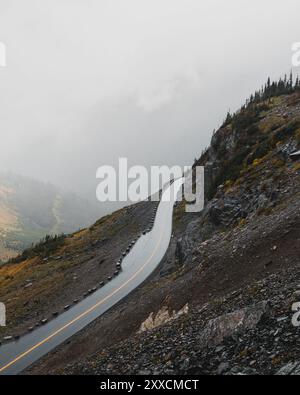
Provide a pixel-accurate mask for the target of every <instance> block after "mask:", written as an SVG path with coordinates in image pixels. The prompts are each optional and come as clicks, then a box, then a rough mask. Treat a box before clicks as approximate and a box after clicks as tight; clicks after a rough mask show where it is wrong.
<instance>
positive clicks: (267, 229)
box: [0, 80, 300, 375]
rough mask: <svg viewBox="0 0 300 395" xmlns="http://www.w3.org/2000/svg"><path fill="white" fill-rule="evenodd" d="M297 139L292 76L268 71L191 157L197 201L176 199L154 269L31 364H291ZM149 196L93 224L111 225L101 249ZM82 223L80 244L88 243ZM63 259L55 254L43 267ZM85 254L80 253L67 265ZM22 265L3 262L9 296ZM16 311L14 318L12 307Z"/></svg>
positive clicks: (299, 216) (298, 260) (246, 368)
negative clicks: (278, 77) (188, 206)
mask: <svg viewBox="0 0 300 395" xmlns="http://www.w3.org/2000/svg"><path fill="white" fill-rule="evenodd" d="M299 149H300V91H299V82H297V83H296V86H295V87H293V86H292V85H291V83H290V82H289V81H286V80H285V81H279V83H278V84H275V83H274V84H271V83H270V81H268V84H267V85H266V87H265V89H264V90H263V92H259V93H257V94H256V95H255V96H253V97H251V99H250V100H249V101H248V102H247V104H246V105H245V106H243V107H242V108H241V110H240V111H238V112H237V113H236V114H233V115H231V114H228V115H227V118H226V120H225V122H224V124H223V125H222V127H221V128H220V129H219V130H218V131H216V132H215V133H214V135H213V137H212V142H211V146H210V147H209V148H208V149H207V150H205V152H203V154H202V155H201V157H200V158H199V160H197V161H196V162H195V165H204V166H205V169H206V205H205V209H204V210H203V211H202V212H201V213H193V214H187V213H185V210H184V202H182V203H181V204H178V205H177V207H176V209H175V211H174V223H173V228H174V230H173V232H174V237H173V238H172V240H171V243H170V246H169V249H168V251H167V253H166V256H165V258H164V260H163V262H162V263H161V266H160V268H159V270H157V271H156V273H154V275H153V276H152V277H151V278H150V279H149V280H148V281H147V282H146V283H145V284H144V285H143V286H141V287H140V288H138V289H137V290H136V291H135V292H134V293H132V294H131V295H129V297H127V298H126V300H125V301H123V302H122V303H120V304H118V305H117V306H116V307H114V308H113V309H111V310H110V311H109V312H108V313H106V314H105V315H103V316H102V317H100V318H99V319H97V320H96V321H94V322H93V323H92V324H91V325H89V326H88V327H86V328H85V329H84V330H83V331H81V332H80V333H79V334H77V335H76V336H74V337H73V338H71V339H70V340H69V341H68V342H66V343H65V344H63V345H62V346H60V347H59V348H57V350H55V352H53V353H51V354H49V355H48V356H46V357H45V358H43V359H42V360H41V361H39V362H38V363H37V364H35V366H33V367H31V368H30V369H29V370H28V371H27V373H28V374H32V373H35V374H41V373H42V374H45V373H47V374H49V373H53V374H54V373H59V374H103V373H108V374H113V373H115V374H120V373H125V374H129V373H137V374H142V373H146V374H151V373H162V374H177V373H181V374H200V375H201V374H296V373H297V372H299V365H300V363H299V361H300V356H299V353H298V347H297V344H298V343H299V341H300V336H299V334H300V332H299V328H298V327H297V326H295V325H294V324H295V323H296V324H297V321H295V317H294V314H295V312H294V311H292V306H293V304H294V303H296V302H300V277H299V267H300V200H299V196H300V156H297V155H296V156H291V154H292V153H294V152H295V151H297V150H299ZM148 205H149V202H145V203H143V204H142V205H138V206H133V208H132V210H133V212H132V214H133V213H134V215H133V216H131V214H130V212H127V211H120V212H119V213H116V214H114V216H112V217H108V218H106V219H105V220H104V222H103V223H102V225H101V224H98V225H96V229H98V230H99V231H100V232H101V229H102V226H104V227H105V228H104V229H105V233H108V234H109V237H108V240H109V243H112V244H109V245H108V250H107V251H112V249H111V247H112V246H113V245H114V246H115V245H119V242H120V240H121V241H122V242H124V243H125V238H126V237H127V235H125V233H123V230H122V229H123V228H122V227H121V228H119V226H118V225H116V224H118V223H119V221H127V220H128V218H130V223H131V224H138V226H137V229H138V228H139V227H140V226H141V225H142V226H144V223H143V224H141V222H140V221H145V220H147V219H146V213H147V212H149V211H150V210H149V207H148ZM142 213H144V215H143V214H142ZM121 218H123V219H122V220H121ZM122 223H123V222H122ZM99 226H100V228H99ZM85 232H87V231H85ZM110 232H112V233H111V234H110ZM133 233H134V232H133ZM87 234H90V233H89V232H88V233H84V234H83V238H82V243H83V244H82V246H81V248H82V247H83V245H85V246H86V247H87V252H88V251H90V252H91V251H92V250H91V244H90V241H89V238H87V237H86V236H87ZM92 234H93V233H92ZM73 237H74V238H75V239H77V237H78V235H74V236H73ZM93 237H94V236H93ZM130 237H131V234H130ZM126 242H127V239H126ZM70 243H71V241H70ZM67 245H68V243H67ZM70 246H72V244H70ZM59 248H64V247H63V246H60V247H59ZM103 249H104V246H103V245H102V244H99V245H96V246H95V250H93V251H94V253H95V254H97V256H98V255H99V256H100V254H102V253H103ZM72 250H73V248H72ZM59 254H60V255H61V253H60V252H59ZM30 259H31V260H32V259H33V260H34V259H37V258H35V257H34V256H33V257H31V258H30ZM51 259H52V258H51ZM64 260H65V259H62V260H61V261H60V262H57V263H54V262H53V271H51V272H50V273H49V275H48V277H47V278H48V279H51V278H54V277H53V276H55V275H56V273H57V271H56V270H55V269H54V265H57V266H56V268H58V267H60V265H62V266H63V267H64ZM67 261H68V260H67ZM27 262H28V261H27ZM30 262H32V261H30ZM88 262H93V261H90V260H86V257H85V256H83V257H82V260H80V261H78V265H76V266H74V268H76V270H80V268H82V267H87V266H88V265H90V264H91V263H88ZM108 262H111V261H110V259H109V260H108ZM37 263H38V264H40V265H41V260H40V258H39V260H38V259H37ZM22 265H24V263H22V262H21V263H15V264H14V265H13V266H11V268H13V269H14V270H15V271H16V272H17V273H18V274H17V275H16V277H14V276H15V275H13V279H7V280H6V281H7V283H6V287H7V288H6V290H5V292H4V293H3V296H5V295H7V294H8V293H9V292H11V293H10V294H9V295H10V296H9V300H8V302H9V303H16V302H15V301H14V300H15V298H14V297H15V295H16V289H14V288H13V284H14V282H15V281H16V279H17V278H18V281H20V278H22V271H23V269H22ZM51 265H52V264H51ZM51 265H50V266H51ZM51 267H52V266H51ZM8 268H9V266H7V267H6V270H8ZM19 268H20V270H19V271H18V269H19ZM87 273H88V272H87ZM94 273H95V272H93V275H94ZM72 274H73V273H72ZM6 276H7V274H5V273H2V278H5V277H6ZM86 278H89V276H88V275H87V277H86ZM57 283H59V281H57ZM79 283H80V280H79ZM24 284H25V283H24ZM71 289H72V283H71V282H70V285H69V290H71ZM0 298H1V296H0ZM53 300H54V297H53ZM35 306H36V307H35ZM37 306H38V305H32V307H31V312H30V313H28V315H29V317H28V319H30V316H31V315H32V314H33V311H35V312H36V314H39V313H38V312H39V309H40V307H39V308H38V307H37ZM19 311H20V313H19V314H21V311H22V309H21V308H20V310H19ZM293 317H294V319H293ZM292 320H293V321H292ZM13 321H14V322H15V325H17V324H16V323H17V322H18V319H17V317H15V318H14V320H13Z"/></svg>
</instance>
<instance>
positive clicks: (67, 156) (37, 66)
mask: <svg viewBox="0 0 300 395" xmlns="http://www.w3.org/2000/svg"><path fill="white" fill-rule="evenodd" d="M299 15H300V2H299V0H285V1H283V0H282V1H279V0H273V1H266V0H265V1H261V0H252V1H248V0H247V1H246V0H226V1H224V0H26V1H24V0H0V41H1V42H3V43H5V45H6V47H7V67H6V68H0V87H1V89H0V133H1V140H0V141H1V155H0V169H1V170H12V171H14V172H17V173H20V174H23V175H29V176H32V177H35V178H38V179H40V180H44V181H50V182H52V183H55V184H57V185H59V186H64V187H65V188H66V189H73V190H75V191H77V192H80V193H81V194H82V195H85V196H88V197H90V198H92V197H94V195H95V186H96V184H97V182H96V180H95V174H96V169H97V167H98V166H100V165H103V164H115V163H116V162H117V160H118V158H119V157H120V156H122V157H128V158H129V161H130V164H132V165H135V164H141V165H143V164H145V165H151V164H153V165H154V164H167V165H175V164H178V165H189V164H191V163H192V162H193V160H194V158H195V157H198V156H199V155H200V153H201V151H202V149H203V148H205V146H207V145H208V144H209V141H210V136H211V133H212V130H213V129H214V128H217V127H218V126H219V125H220V123H221V121H222V120H223V118H224V117H225V114H226V112H227V110H228V109H229V108H230V109H232V110H235V109H236V108H237V107H239V106H240V105H241V104H242V103H243V102H244V100H245V99H246V98H247V97H248V96H249V95H250V94H251V93H252V92H253V91H254V90H255V89H256V88H259V87H260V85H261V84H262V83H264V82H265V80H266V78H267V76H268V75H270V76H271V77H274V78H277V77H279V76H280V75H282V74H284V73H285V72H289V70H290V69H291V56H292V53H291V45H292V43H293V42H296V41H300V25H299ZM299 71H300V70H299Z"/></svg>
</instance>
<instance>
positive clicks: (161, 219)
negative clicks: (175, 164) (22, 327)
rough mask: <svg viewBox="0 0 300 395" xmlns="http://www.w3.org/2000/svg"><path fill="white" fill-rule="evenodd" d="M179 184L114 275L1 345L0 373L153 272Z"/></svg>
mask: <svg viewBox="0 0 300 395" xmlns="http://www.w3.org/2000/svg"><path fill="white" fill-rule="evenodd" d="M182 183H183V180H182V179H179V180H176V181H175V182H174V183H173V184H172V185H171V186H170V187H168V188H167V189H166V190H165V191H164V192H163V194H162V198H161V201H160V204H159V206H158V210H157V214H156V218H155V223H154V226H153V228H152V230H151V232H149V233H147V234H146V235H143V236H141V237H140V239H139V240H138V241H137V242H136V244H135V245H134V247H133V248H132V250H131V251H130V253H129V254H128V255H127V256H126V257H125V258H124V260H123V262H122V272H121V273H120V274H119V275H118V276H117V277H115V278H114V279H113V280H112V281H111V282H110V283H108V284H106V285H105V286H104V287H103V288H101V289H99V290H98V291H96V292H95V293H94V294H92V295H90V296H89V297H87V298H85V299H84V300H82V301H81V302H80V303H78V304H77V305H75V306H74V307H72V308H71V309H70V310H68V311H66V312H64V313H63V314H61V315H60V316H58V317H57V318H55V319H53V320H52V321H50V322H48V323H47V324H46V325H43V326H41V327H38V328H37V329H35V330H34V331H33V332H30V333H28V334H27V335H25V336H23V337H21V338H20V339H19V340H17V341H13V342H10V343H7V344H4V345H2V346H1V347H0V374H7V375H14V374H19V373H21V372H22V371H23V370H24V369H26V368H27V367H29V366H30V365H32V364H33V363H34V362H36V361H37V360H38V359H40V358H41V357H43V356H44V355H46V354H47V353H49V352H50V351H51V350H53V349H54V348H56V347H57V346H58V345H60V344H61V343H63V342H64V341H66V340H67V339H69V338H70V337H71V336H73V335H74V334H76V333H78V332H79V331H80V330H82V329H83V328H84V327H86V326H87V325H88V324H90V323H91V322H92V321H94V320H95V319H96V318H98V317H99V316H101V315H102V314H104V313H105V312H106V311H108V310H109V309H110V308H111V307H113V306H114V305H115V304H116V303H118V302H120V301H121V300H122V299H123V298H125V297H126V296H127V295H128V294H129V293H130V292H132V291H133V290H134V289H135V288H137V287H138V286H139V285H141V284H142V283H143V282H144V281H145V280H146V279H147V278H148V277H149V276H150V275H151V273H153V271H154V270H155V269H156V268H157V267H158V265H159V264H160V262H161V260H162V259H163V257H164V255H165V253H166V250H167V248H168V246H169V243H170V238H171V232H172V215H173V206H174V203H175V201H176V196H177V193H178V192H179V190H180V188H181V185H182Z"/></svg>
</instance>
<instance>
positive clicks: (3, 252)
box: [0, 174, 101, 261]
mask: <svg viewBox="0 0 300 395" xmlns="http://www.w3.org/2000/svg"><path fill="white" fill-rule="evenodd" d="M100 216H101V213H100V211H99V209H97V208H96V207H92V205H91V204H90V203H88V202H86V201H84V200H83V199H81V198H79V197H78V196H75V195H73V194H70V193H69V194H67V193H63V192H61V191H60V190H59V189H58V188H56V187H54V186H53V185H50V184H44V183H41V182H38V181H35V180H31V179H28V178H25V177H20V176H17V175H13V174H0V261H1V260H6V259H8V258H10V257H12V256H15V255H17V254H18V253H19V252H20V251H22V250H23V249H24V248H27V247H28V246H30V245H31V244H32V243H35V242H37V241H39V240H40V239H41V238H43V237H45V236H46V235H47V234H60V233H70V232H74V231H75V230H78V229H79V228H83V227H85V226H87V225H89V224H91V223H93V222H94V221H95V219H97V218H99V217H100Z"/></svg>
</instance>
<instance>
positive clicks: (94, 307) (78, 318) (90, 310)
mask: <svg viewBox="0 0 300 395" xmlns="http://www.w3.org/2000/svg"><path fill="white" fill-rule="evenodd" d="M163 235H164V232H162V233H161V235H160V238H159V241H158V243H157V245H156V247H155V249H154V250H153V253H152V254H151V256H150V258H149V259H148V260H147V261H146V263H144V265H143V266H141V267H140V269H139V270H138V271H137V272H136V273H135V274H134V275H133V276H132V277H130V278H129V279H128V280H127V281H126V282H125V283H124V284H122V285H121V286H120V287H119V288H117V289H115V290H114V291H113V292H112V293H111V294H109V295H107V296H106V297H105V298H104V299H102V300H101V301H99V302H98V303H96V304H95V305H94V306H92V307H91V308H89V309H88V310H86V311H85V312H83V313H82V314H80V315H79V316H77V317H76V318H74V319H73V320H72V321H70V322H68V323H67V324H65V325H64V326H62V327H61V328H59V329H58V330H57V331H55V332H53V333H52V334H51V335H49V336H48V337H46V338H45V339H44V340H42V341H40V342H39V343H37V344H36V345H34V346H33V347H31V348H30V349H29V350H27V351H25V352H24V353H23V354H20V355H19V356H18V357H16V358H15V359H14V360H13V361H11V362H9V363H8V364H7V365H5V366H3V367H1V368H0V373H1V372H3V371H4V370H6V369H8V368H9V367H10V366H12V365H14V364H15V363H16V362H18V361H20V360H21V359H22V358H24V357H26V356H27V355H28V354H30V353H31V352H32V351H34V350H36V349H37V348H39V347H41V346H42V345H43V344H45V343H47V342H48V341H49V340H51V339H52V338H53V337H55V336H56V335H58V334H59V333H61V332H63V331H64V330H65V329H67V328H68V327H69V326H71V325H73V324H74V323H75V322H77V321H79V320H80V319H81V318H83V317H85V316H86V315H88V314H89V313H91V312H92V311H94V310H95V309H96V308H97V307H99V306H101V305H102V304H103V303H105V302H106V301H107V300H108V299H110V298H111V297H112V296H114V295H115V294H116V293H118V292H119V291H120V290H121V289H123V288H124V287H126V285H127V284H129V283H130V282H131V281H132V280H134V279H135V278H136V277H137V276H138V275H139V274H140V273H141V272H142V271H143V270H144V268H145V267H146V266H147V265H148V263H149V262H150V261H151V259H152V258H153V256H154V255H155V253H156V251H157V250H158V247H159V246H160V243H161V241H162V238H163Z"/></svg>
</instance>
